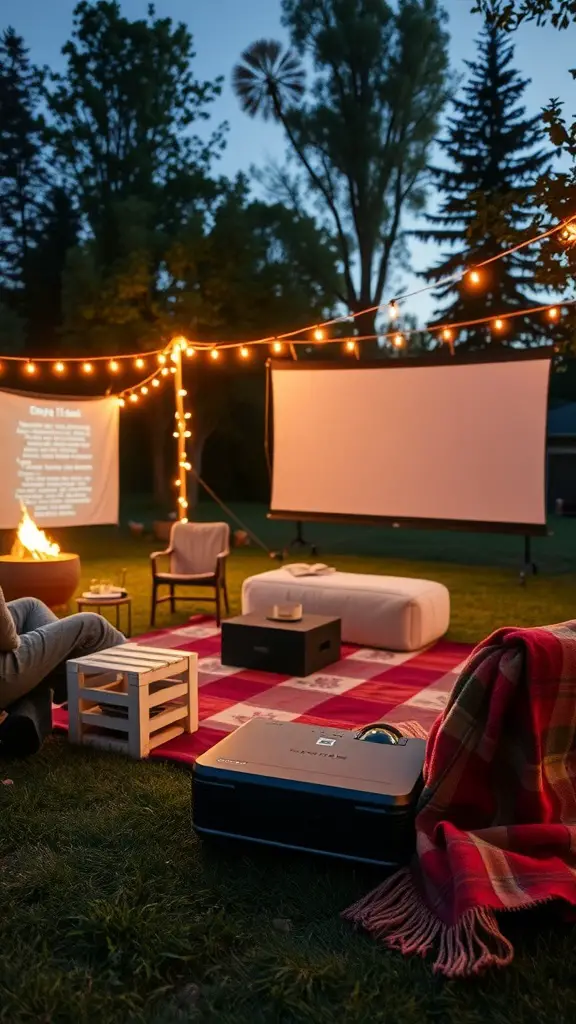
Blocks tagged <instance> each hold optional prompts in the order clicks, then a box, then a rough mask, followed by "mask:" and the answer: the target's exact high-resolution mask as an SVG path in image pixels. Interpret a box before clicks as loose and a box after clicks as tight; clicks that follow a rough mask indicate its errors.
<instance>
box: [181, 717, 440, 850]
mask: <svg viewBox="0 0 576 1024" xmlns="http://www.w3.org/2000/svg"><path fill="white" fill-rule="evenodd" d="M374 728H375V727H371V731H373V730H374ZM390 731H391V733H392V734H393V733H394V730H393V729H391V730H390ZM360 736H361V734H356V733H353V732H348V731H346V730H342V729H327V728H324V727H323V726H316V725H303V724H299V723H294V722H275V721H271V720H269V719H258V718H254V719H251V720H250V721H249V722H246V723H245V725H243V726H241V727H240V728H239V729H237V730H236V731H235V732H233V733H230V735H228V736H226V737H225V738H224V739H222V740H220V742H219V743H217V744H216V745H215V746H214V747H212V748H211V749H210V750H208V751H207V752H206V753H205V754H201V755H200V757H199V758H198V760H197V761H196V763H195V765H194V767H193V774H192V823H193V827H194V829H195V831H196V832H197V833H198V834H199V835H201V836H204V837H207V836H209V837H210V836H211V837H220V838H225V839H236V840H242V841H244V842H249V843H260V844H265V845H268V846H276V847H282V848H284V849H289V850H301V851H306V852H308V853H317V854H323V855H325V856H329V857H338V858H344V859H347V860H353V861H361V862H363V863H366V864H378V865H386V866H397V865H399V864H403V863H405V862H406V861H407V860H408V859H409V858H410V855H411V853H412V852H413V849H414V843H415V832H414V814H415V807H416V802H417V799H418V796H419V793H420V791H421V788H422V766H423V764H424V751H425V747H426V743H425V741H424V740H419V739H407V738H406V737H401V736H399V735H398V736H397V737H395V738H393V739H392V741H391V742H386V743H384V744H383V743H381V742H375V743H374V742H362V739H361V738H359V737H360ZM367 738H368V736H367Z"/></svg>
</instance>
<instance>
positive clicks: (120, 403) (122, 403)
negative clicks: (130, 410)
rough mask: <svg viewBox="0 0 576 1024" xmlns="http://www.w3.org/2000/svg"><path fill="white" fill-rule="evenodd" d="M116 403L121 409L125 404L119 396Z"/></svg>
mask: <svg viewBox="0 0 576 1024" xmlns="http://www.w3.org/2000/svg"><path fill="white" fill-rule="evenodd" d="M118 405H119V406H120V408H121V409H123V408H124V406H125V405H126V402H125V401H124V399H123V398H119V399H118Z"/></svg>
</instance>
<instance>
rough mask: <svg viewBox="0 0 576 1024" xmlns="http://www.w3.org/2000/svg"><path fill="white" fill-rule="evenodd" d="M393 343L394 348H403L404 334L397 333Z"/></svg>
mask: <svg viewBox="0 0 576 1024" xmlns="http://www.w3.org/2000/svg"><path fill="white" fill-rule="evenodd" d="M392 344H393V345H394V348H403V347H404V335H403V334H395V335H394V337H393V338H392Z"/></svg>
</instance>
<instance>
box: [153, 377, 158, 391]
mask: <svg viewBox="0 0 576 1024" xmlns="http://www.w3.org/2000/svg"><path fill="white" fill-rule="evenodd" d="M152 387H153V388H159V387H160V381H159V380H158V378H157V377H154V380H153V381H152Z"/></svg>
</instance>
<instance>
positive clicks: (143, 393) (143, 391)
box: [140, 385, 148, 395]
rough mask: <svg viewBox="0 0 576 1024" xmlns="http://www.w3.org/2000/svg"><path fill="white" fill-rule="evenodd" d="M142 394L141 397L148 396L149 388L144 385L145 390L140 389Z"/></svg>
mask: <svg viewBox="0 0 576 1024" xmlns="http://www.w3.org/2000/svg"><path fill="white" fill-rule="evenodd" d="M140 394H141V395H147V394H148V388H147V387H146V385H144V387H143V388H140Z"/></svg>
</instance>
